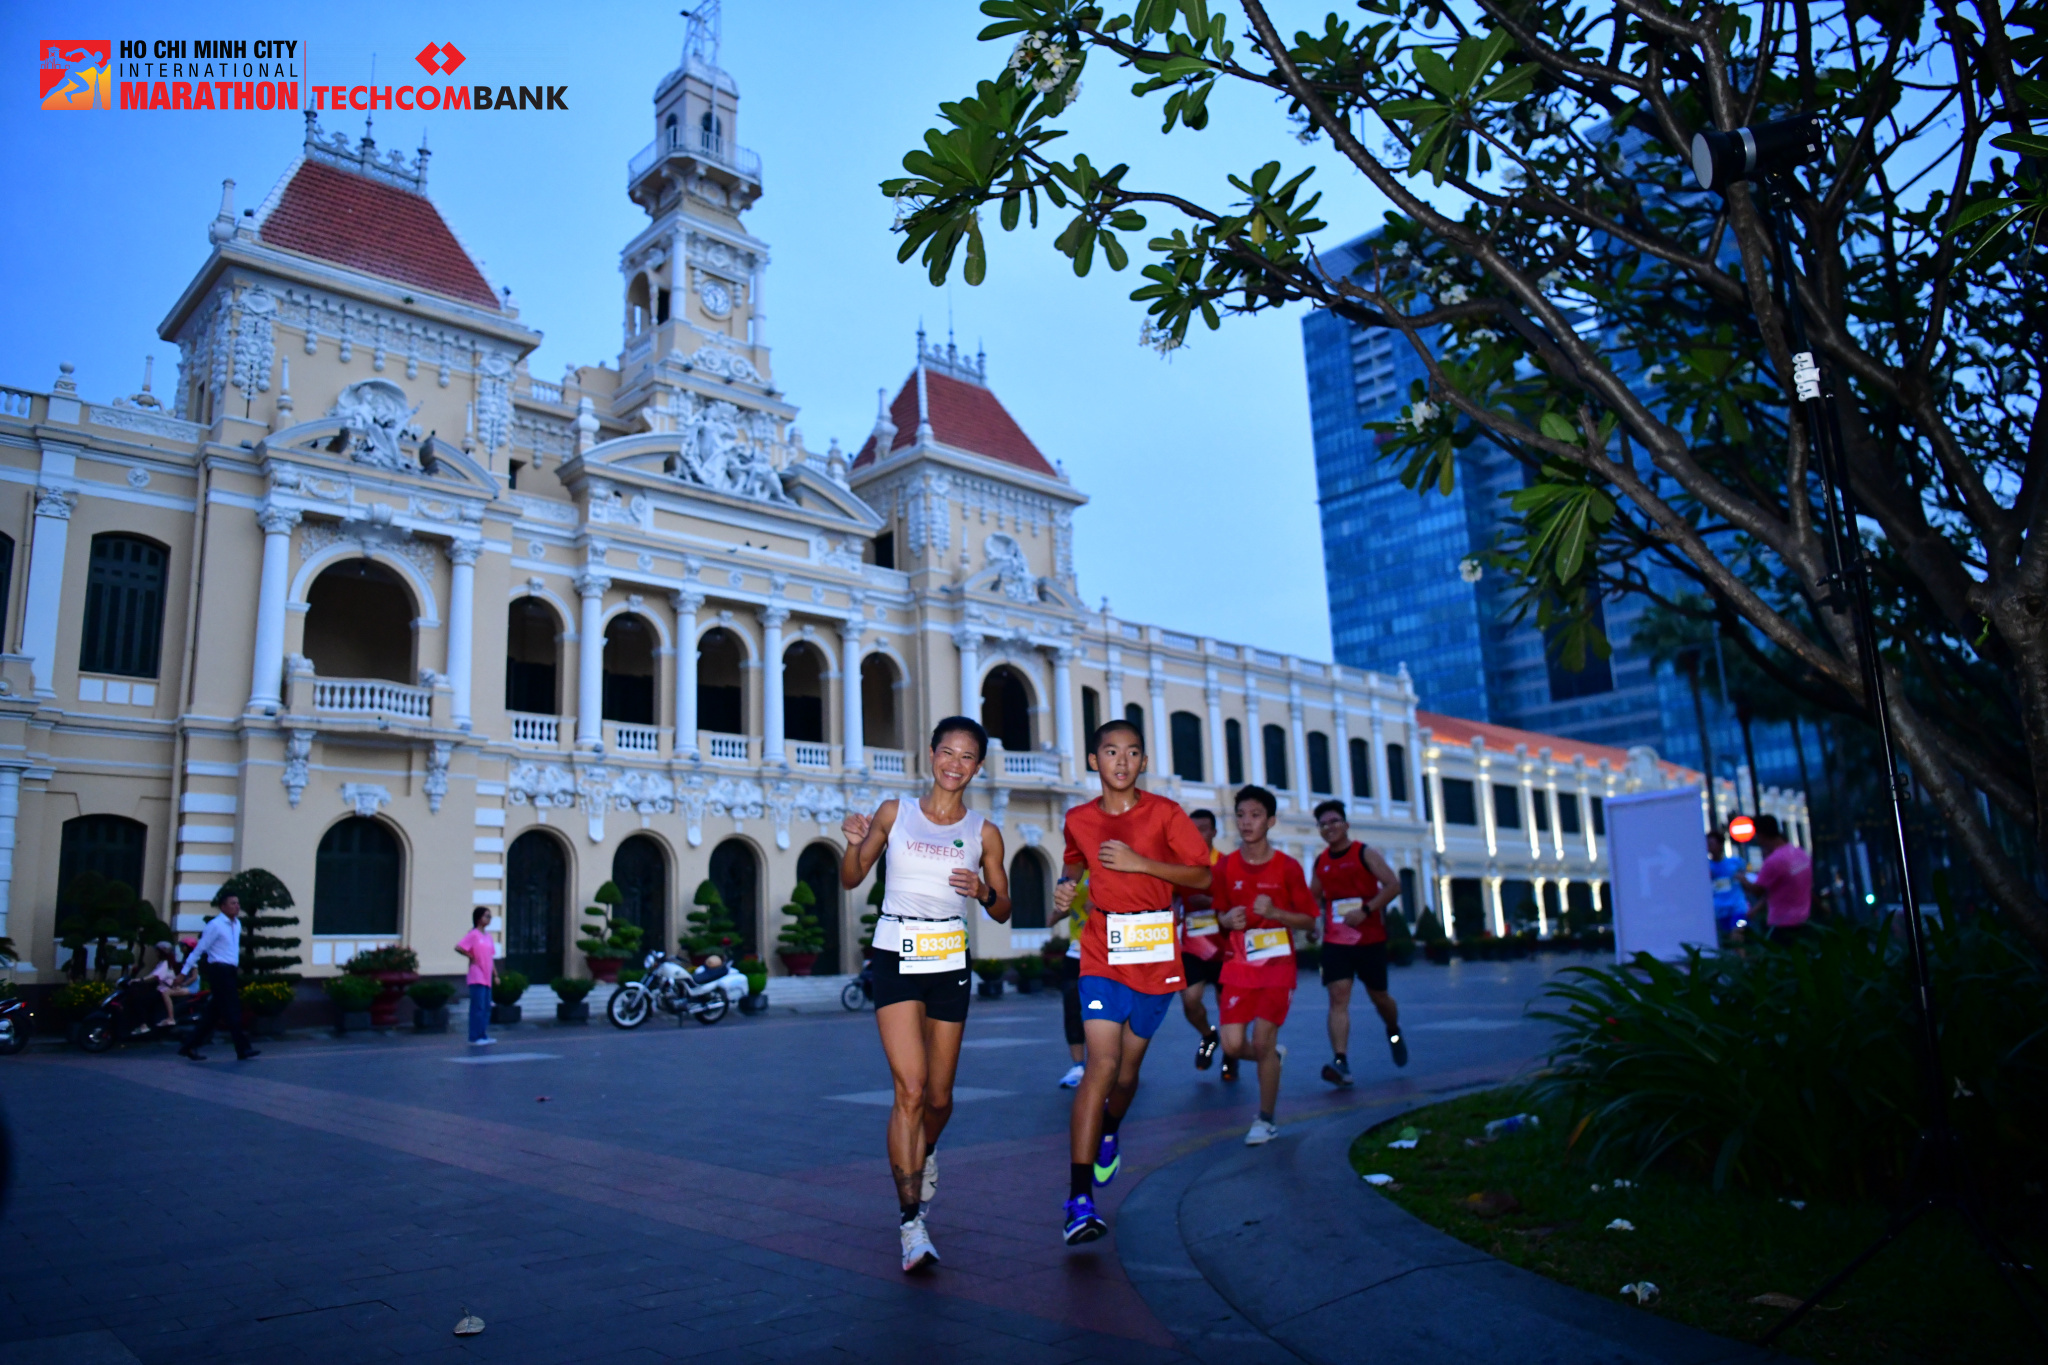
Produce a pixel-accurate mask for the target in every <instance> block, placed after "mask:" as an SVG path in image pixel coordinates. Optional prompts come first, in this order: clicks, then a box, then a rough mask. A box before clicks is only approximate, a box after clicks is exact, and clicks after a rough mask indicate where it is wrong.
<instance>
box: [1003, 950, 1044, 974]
mask: <svg viewBox="0 0 2048 1365" xmlns="http://www.w3.org/2000/svg"><path fill="white" fill-rule="evenodd" d="M1011 965H1012V966H1014V967H1016V969H1017V979H1018V980H1019V981H1036V980H1037V979H1038V978H1039V977H1041V976H1044V975H1045V959H1044V958H1042V957H1040V956H1039V955H1038V954H1036V953H1026V954H1025V955H1024V956H1022V957H1020V958H1016V959H1014V960H1013V961H1012V963H1011Z"/></svg>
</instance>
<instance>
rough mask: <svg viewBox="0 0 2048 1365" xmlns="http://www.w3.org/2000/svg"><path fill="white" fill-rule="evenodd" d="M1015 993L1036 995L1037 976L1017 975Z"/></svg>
mask: <svg viewBox="0 0 2048 1365" xmlns="http://www.w3.org/2000/svg"><path fill="white" fill-rule="evenodd" d="M1017 994H1019V995H1036V994H1038V978H1037V977H1035V976H1020V977H1018V978H1017Z"/></svg>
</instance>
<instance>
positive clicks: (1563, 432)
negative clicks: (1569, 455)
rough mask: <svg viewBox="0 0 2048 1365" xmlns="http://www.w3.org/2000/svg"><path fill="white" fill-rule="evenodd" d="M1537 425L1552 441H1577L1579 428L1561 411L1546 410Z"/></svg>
mask: <svg viewBox="0 0 2048 1365" xmlns="http://www.w3.org/2000/svg"><path fill="white" fill-rule="evenodd" d="M1537 426H1538V427H1539V428H1540V429H1541V430H1542V432H1543V434H1544V435H1545V436H1548V437H1549V438H1550V439H1551V440H1553V441H1564V442H1567V443H1569V444H1571V445H1577V444H1578V443H1579V429H1578V428H1577V427H1575V426H1573V425H1572V423H1571V421H1570V419H1568V418H1567V417H1565V416H1564V414H1562V413H1557V412H1546V413H1544V414H1543V418H1542V420H1541V421H1539V422H1538V423H1537Z"/></svg>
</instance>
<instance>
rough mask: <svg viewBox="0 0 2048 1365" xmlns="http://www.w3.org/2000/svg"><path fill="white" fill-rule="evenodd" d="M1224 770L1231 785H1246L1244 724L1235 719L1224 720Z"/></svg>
mask: <svg viewBox="0 0 2048 1365" xmlns="http://www.w3.org/2000/svg"><path fill="white" fill-rule="evenodd" d="M1223 770H1224V772H1226V773H1228V774H1229V776H1228V778H1227V779H1226V780H1227V781H1228V782H1229V783H1230V785H1231V786H1233V787H1242V786H1243V785H1244V726H1242V725H1240V724H1238V723H1237V721H1236V720H1235V719H1231V720H1226V721H1224V722H1223Z"/></svg>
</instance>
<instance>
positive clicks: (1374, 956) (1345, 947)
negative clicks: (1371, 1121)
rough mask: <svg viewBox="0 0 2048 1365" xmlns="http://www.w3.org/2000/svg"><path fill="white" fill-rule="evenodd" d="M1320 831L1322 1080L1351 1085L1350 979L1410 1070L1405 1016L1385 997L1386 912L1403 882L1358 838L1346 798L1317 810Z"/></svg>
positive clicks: (1398, 1060)
mask: <svg viewBox="0 0 2048 1365" xmlns="http://www.w3.org/2000/svg"><path fill="white" fill-rule="evenodd" d="M1316 828H1317V829H1318V830H1320V831H1322V835H1323V842H1324V843H1325V844H1328V845H1329V847H1328V848H1326V849H1324V850H1323V851H1322V852H1321V853H1318V854H1317V855H1316V876H1315V881H1314V882H1313V883H1312V884H1311V889H1312V890H1313V891H1314V892H1315V894H1316V901H1317V903H1318V904H1320V905H1321V906H1322V907H1323V989H1324V990H1327V991H1328V992H1329V993H1330V1051H1331V1053H1332V1054H1334V1055H1333V1056H1332V1057H1331V1058H1330V1061H1329V1064H1328V1065H1326V1066H1325V1067H1324V1068H1323V1079H1324V1080H1326V1081H1328V1082H1329V1083H1330V1084H1331V1085H1334V1086H1340V1087H1342V1086H1348V1085H1350V1084H1351V1059H1350V1057H1349V1056H1347V1055H1346V1053H1347V1049H1348V1048H1349V1047H1350V1043H1351V978H1352V977H1354V976H1356V977H1357V978H1358V979H1359V980H1360V981H1363V982H1364V983H1365V993H1366V995H1368V996H1369V997H1371V999H1372V1004H1373V1008H1374V1009H1376V1010H1378V1011H1379V1012H1380V1022H1381V1023H1383V1024H1385V1025H1386V1026H1387V1047H1388V1048H1389V1049H1390V1050H1391V1051H1392V1052H1393V1054H1394V1065H1395V1066H1406V1065H1408V1044H1407V1043H1405V1042H1403V1041H1401V1012H1400V1009H1399V1007H1398V1006H1396V1005H1395V1004H1394V997H1393V996H1392V995H1389V994H1388V993H1387V907H1388V906H1389V905H1392V904H1393V903H1394V898H1395V897H1396V896H1399V895H1400V894H1401V879H1400V878H1399V877H1397V876H1395V875H1394V869H1393V868H1391V867H1389V866H1387V860H1386V859H1385V858H1382V857H1381V856H1380V855H1379V853H1378V852H1377V851H1376V850H1374V849H1370V848H1367V847H1366V846H1365V845H1364V844H1361V843H1358V842H1356V841H1354V840H1353V839H1352V837H1351V824H1350V822H1349V821H1348V820H1347V819H1346V818H1345V811H1344V803H1343V802H1342V801H1325V802H1323V803H1322V804H1321V805H1320V806H1317V807H1316Z"/></svg>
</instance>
